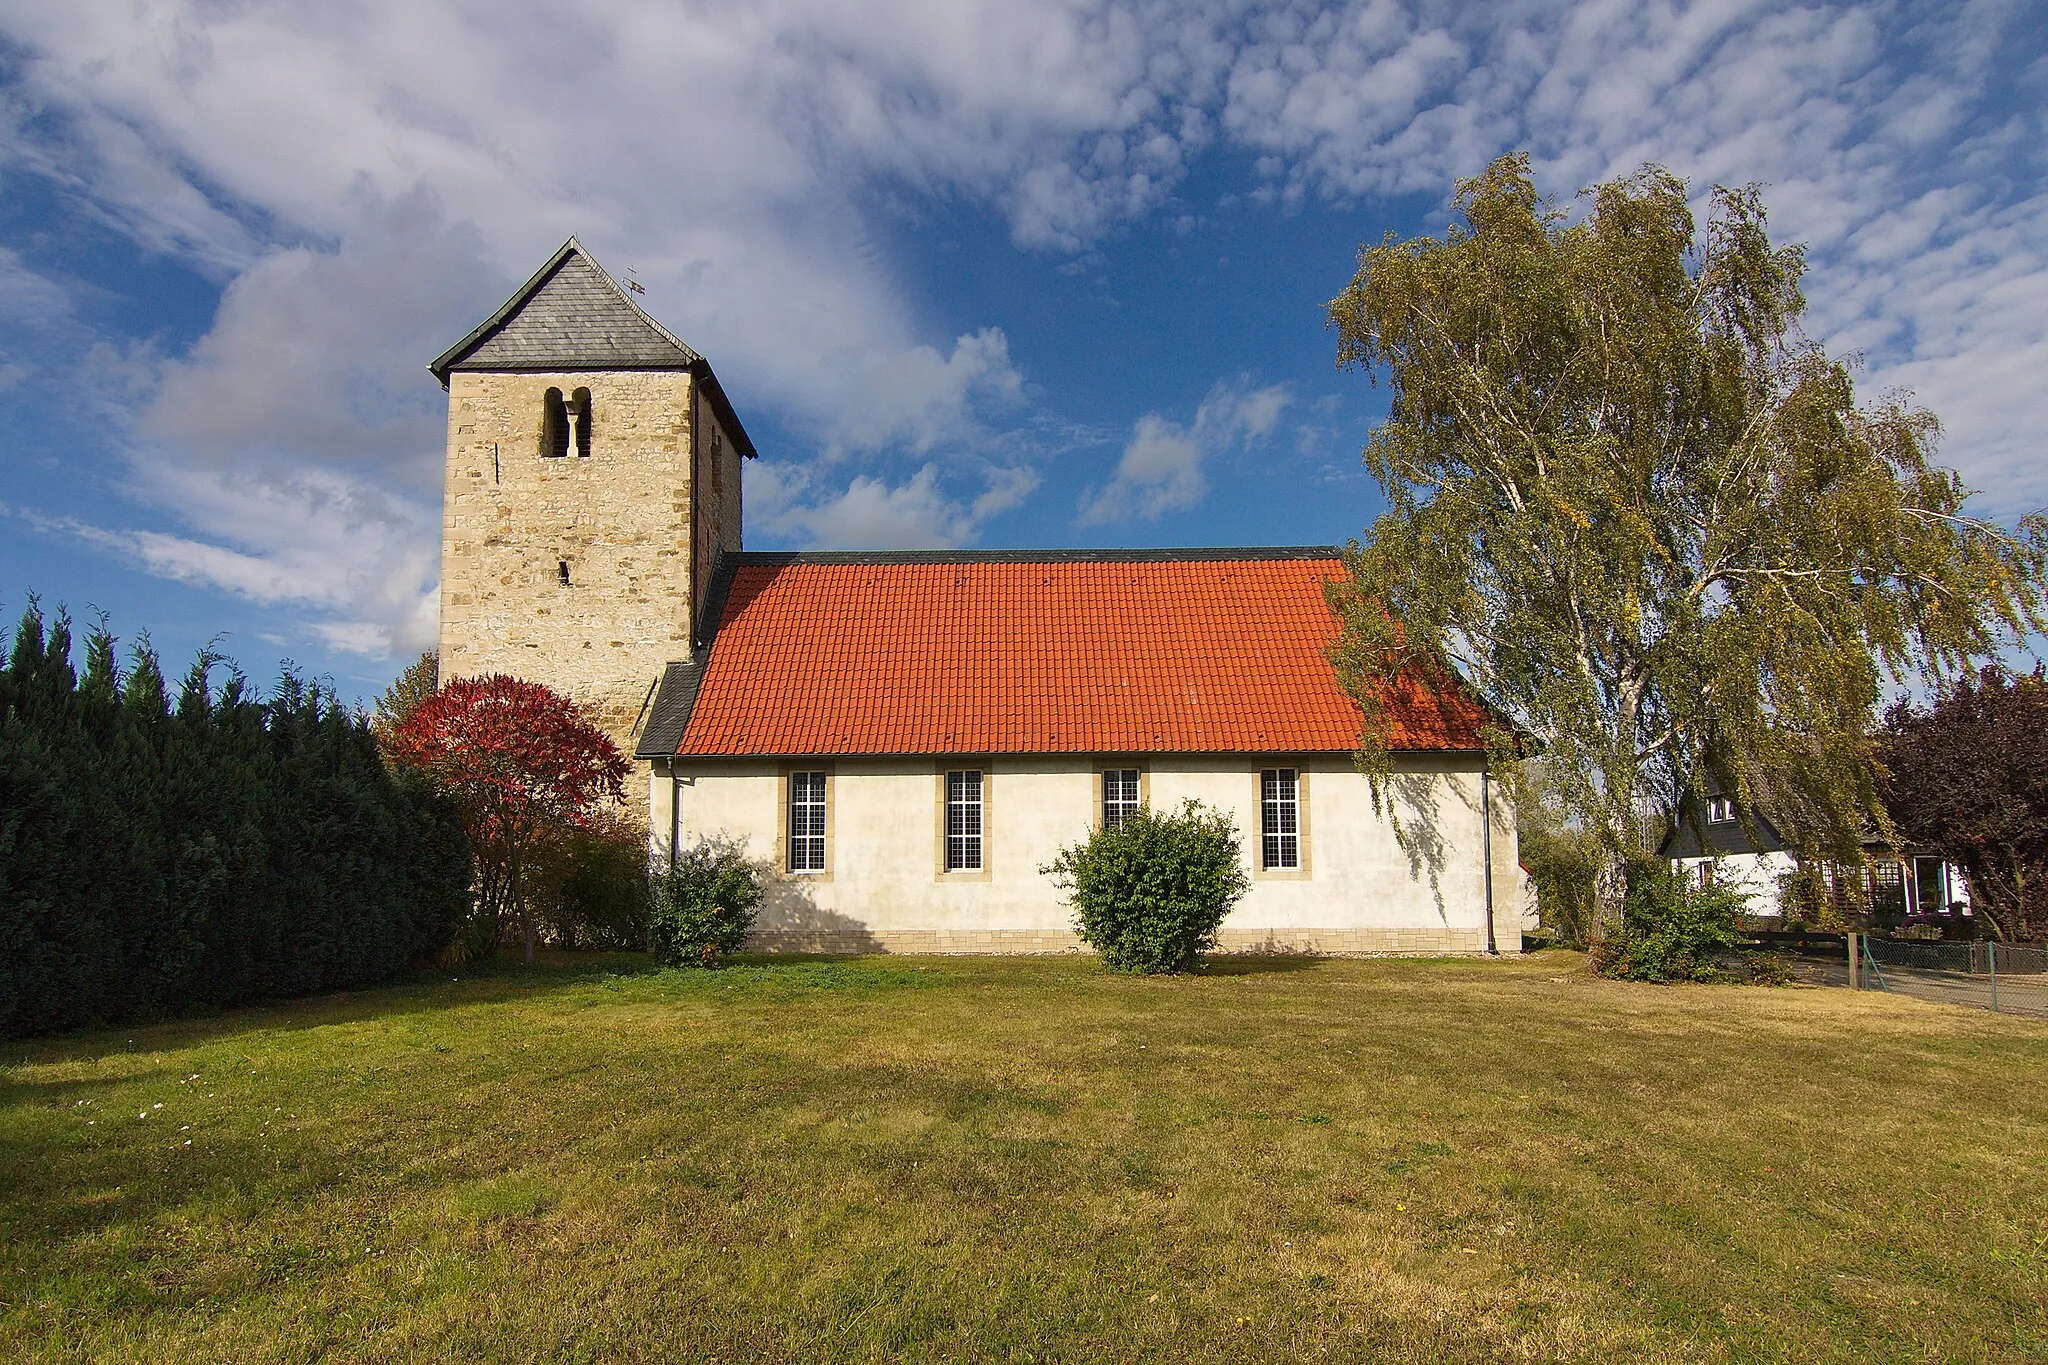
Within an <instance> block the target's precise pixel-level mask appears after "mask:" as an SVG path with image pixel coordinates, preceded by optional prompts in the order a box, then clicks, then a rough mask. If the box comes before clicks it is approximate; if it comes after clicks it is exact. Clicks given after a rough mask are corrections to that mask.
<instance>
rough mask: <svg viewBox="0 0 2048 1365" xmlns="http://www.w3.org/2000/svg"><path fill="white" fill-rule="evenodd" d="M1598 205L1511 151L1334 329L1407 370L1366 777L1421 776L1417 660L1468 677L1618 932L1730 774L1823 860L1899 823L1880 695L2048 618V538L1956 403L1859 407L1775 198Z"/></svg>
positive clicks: (1385, 519) (1397, 430)
mask: <svg viewBox="0 0 2048 1365" xmlns="http://www.w3.org/2000/svg"><path fill="white" fill-rule="evenodd" d="M1580 201H1581V203H1582V204H1583V206H1584V211H1583V212H1582V213H1579V214H1577V215H1574V214H1572V213H1569V212H1567V210H1566V209H1565V208H1563V207H1561V206H1559V205H1557V204H1554V203H1551V202H1547V201H1544V200H1542V199H1540V198H1539V197H1538V195H1537V194H1536V191H1535V188H1534V185H1533V183H1532V181H1531V177H1530V170H1529V162H1528V159H1527V157H1526V156H1510V157H1504V158H1502V159H1500V160H1499V161H1496V162H1495V163H1494V164H1493V165H1492V166H1490V167H1489V168H1488V169H1487V170H1486V172H1485V173H1484V174H1483V175H1481V176H1479V177H1478V178H1477V179H1474V180H1469V181H1465V182H1461V184H1460V186H1459V188H1458V192H1457V196H1456V199H1455V201H1454V222H1453V224H1452V226H1451V227H1450V228H1449V229H1448V230H1447V231H1446V232H1445V233H1444V234H1443V235H1442V236H1441V237H1428V236H1425V237H1419V238H1414V239H1411V240H1405V241H1403V240H1397V239H1395V238H1394V237H1392V236H1389V237H1388V238H1387V239H1386V240H1384V241H1383V242H1382V243H1381V244H1380V245H1378V246H1374V247H1369V248H1365V249H1362V250H1361V252H1360V258H1359V268H1358V272H1357V275H1356V276H1355V278H1354V279H1353V280H1352V282H1351V285H1350V287H1349V288H1347V289H1346V290H1345V291H1344V292H1343V293H1342V294H1341V295H1340V296H1338V298H1337V299H1336V300H1334V301H1333V302H1332V303H1331V305H1330V320H1331V323H1332V325H1333V326H1334V327H1335V328H1336V330H1337V333H1338V337H1339V341H1338V363H1339V364H1340V365H1343V366H1349V367H1358V368H1362V369H1365V370H1367V371H1369V372H1370V373H1371V375H1372V376H1373V378H1374V380H1375V382H1384V383H1386V384H1387V385H1388V386H1389V388H1390V390H1391V398H1392V401H1391V410H1390V412H1389V415H1388V417H1387V420H1386V421H1385V422H1384V423H1383V424H1381V425H1380V426H1379V427H1378V428H1377V429H1376V430H1375V431H1374V432H1373V434H1372V437H1371V439H1370V442H1369V444H1368V445H1367V446H1366V448H1365V463H1366V466H1367V467H1368V468H1369V469H1370V470H1371V471H1372V473H1373V475H1374V477H1375V478H1376V479H1377V480H1378V481H1379V483H1380V486H1381V488H1382V489H1383V490H1384V492H1385V494H1386V499H1387V504H1388V507H1387V511H1386V512H1385V513H1384V514H1383V515H1382V516H1381V517H1380V518H1379V520H1378V521H1377V522H1375V523H1374V525H1373V526H1372V527H1371V530H1370V533H1369V534H1368V536H1367V537H1366V538H1365V540H1364V542H1363V543H1354V544H1353V545H1352V546H1351V547H1350V549H1349V551H1348V553H1347V556H1346V562H1347V565H1348V575H1347V577H1346V579H1344V580H1343V581H1341V582H1339V583H1337V584H1333V585H1332V589H1331V593H1330V596H1331V605H1332V606H1333V607H1334V608H1335V609H1336V610H1337V611H1338V612H1339V613H1340V614H1341V616H1342V617H1343V621H1344V630H1343V634H1342V637H1341V640H1340V642H1339V644H1338V645H1337V647H1336V649H1335V651H1334V653H1333V662H1334V663H1335V664H1336V665H1337V669H1338V672H1339V675H1340V677H1341V678H1342V679H1343V680H1344V682H1345V685H1346V687H1347V689H1348V690H1350V691H1351V693H1352V694H1353V696H1355V697H1356V698H1357V699H1358V701H1359V703H1360V705H1361V706H1362V708H1363V709H1364V712H1365V726H1364V733H1363V736H1362V739H1361V743H1360V748H1359V754H1358V757H1359V762H1360V764H1361V766H1362V767H1363V768H1364V769H1365V770H1366V772H1367V773H1368V774H1369V775H1372V776H1374V777H1375V778H1376V779H1377V780H1378V781H1379V782H1381V783H1383V782H1384V780H1385V778H1386V777H1387V776H1388V774H1389V773H1390V771H1391V769H1390V766H1389V760H1388V753H1387V739H1388V736H1389V733H1390V728H1391V716H1390V714H1389V712H1388V709H1387V707H1386V706H1385V705H1384V704H1383V703H1382V700H1381V699H1382V698H1383V697H1386V696H1388V695H1390V693H1389V691H1388V688H1389V685H1390V684H1391V681H1392V679H1394V677H1395V676H1396V675H1397V674H1398V673H1399V672H1400V671H1401V670H1402V669H1403V668H1404V667H1406V668H1423V669H1431V668H1435V669H1441V670H1449V671H1451V672H1453V673H1455V674H1456V675H1457V677H1458V678H1459V679H1461V680H1462V682H1463V684H1464V685H1466V686H1468V687H1470V688H1471V689H1472V690H1473V691H1474V692H1476V693H1477V694H1478V695H1479V696H1480V697H1481V698H1483V699H1484V700H1485V702H1486V703H1487V704H1488V705H1489V707H1490V708H1491V710H1492V712H1493V714H1494V716H1495V717H1496V721H1495V724H1494V725H1493V726H1492V728H1491V730H1490V732H1489V735H1488V745H1489V749H1490V750H1491V758H1492V761H1493V763H1494V764H1495V766H1496V771H1497V772H1499V773H1500V774H1501V776H1502V777H1503V778H1504V779H1506V780H1507V781H1508V782H1509V783H1510V784H1511V786H1512V785H1513V784H1514V782H1515V779H1516V776H1517V772H1518V768H1517V757H1518V755H1519V754H1523V753H1527V752H1530V751H1532V750H1533V751H1540V752H1541V753H1542V754H1543V755H1544V758H1545V763H1544V767H1545V778H1546V788H1547V789H1548V790H1549V791H1550V792H1552V793H1553V794H1554V797H1555V799H1556V800H1557V801H1558V802H1559V803H1560V804H1561V806H1562V807H1563V810H1564V813H1565V815H1566V816H1567V818H1568V819H1569V820H1571V821H1572V822H1573V824H1574V825H1575V826H1576V827H1579V828H1583V829H1584V830H1586V831H1587V832H1588V833H1590V834H1591V835H1593V836H1594V837H1596V838H1597V840H1598V844H1599V847H1600V850H1601V859H1600V871H1599V874H1598V877H1597V883H1596V884H1597V904H1598V907H1599V915H1600V918H1601V921H1602V922H1603V923H1611V922H1612V921H1613V919H1614V918H1615V917H1617V916H1618V914H1619V909H1620V903H1621V898H1622V895H1623V892H1624V890H1625V879H1626V865H1627V862H1628V860H1629V859H1630V858H1631V857H1632V856H1640V855H1641V853H1642V851H1643V850H1644V849H1645V848H1646V847H1647V846H1648V843H1649V841H1650V839H1651V838H1652V836H1653V835H1654V833H1655V828H1654V827H1655V826H1656V825H1657V824H1659V823H1661V821H1662V820H1663V819H1665V818H1668V817H1669V816H1670V815H1672V814H1674V813H1676V812H1678V811H1679V810H1680V809H1681V807H1682V806H1683V805H1684V804H1685V803H1686V802H1688V801H1691V800H1695V799H1697V794H1698V793H1700V792H1701V791H1702V789H1703V788H1704V787H1705V786H1706V785H1707V784H1709V783H1713V784H1715V785H1718V786H1720V787H1721V788H1722V789H1724V790H1726V791H1728V792H1731V793H1733V794H1734V795H1735V796H1736V797H1737V800H1738V804H1739V807H1740V809H1742V810H1743V811H1745V812H1747V811H1749V810H1752V809H1754V808H1755V806H1756V804H1757V803H1758V802H1759V801H1766V802H1767V803H1768V806H1769V810H1770V814H1771V818H1772V820H1773V821H1774V823H1776V824H1777V825H1778V826H1779V828H1780V829H1781V830H1783V831H1784V832H1786V833H1787V834H1788V835H1789V836H1791V837H1792V838H1793V839H1794V840H1795V842H1797V843H1799V844H1800V845H1801V846H1803V847H1805V848H1807V849H1810V850H1812V851H1815V852H1829V853H1832V854H1835V855H1838V856H1846V857H1851V858H1853V857H1855V856H1857V855H1856V848H1857V836H1858V834H1859V833H1860V832H1861V829H1862V827H1863V824H1864V822H1865V821H1866V820H1867V819H1875V820H1876V821H1877V822H1878V824H1879V827H1880V828H1881V829H1884V830H1886V831H1889V829H1890V825H1889V822H1888V820H1887V818H1886V817H1885V815H1884V812H1883V810H1882V808H1881V806H1880V805H1879V802H1878V792H1877V789H1876V785H1875V776H1876V769H1875V765H1874V762H1873V741H1872V732H1873V728H1874V720H1875V713H1876V708H1877V705H1878V703H1879V701H1880V699H1881V696H1882V695H1883V694H1884V692H1885V690H1886V689H1887V688H1888V687H1893V686H1896V685H1897V684H1899V683H1902V682H1907V681H1911V680H1927V681H1929V682H1939V681H1940V680H1941V679H1942V678H1945V677H1952V676H1955V675H1956V674H1958V673H1960V672H1962V671H1964V670H1967V669H1970V668H1973V667H1974V666H1975V665H1976V664H1978V663H1979V662H1981V661H1982V660H1984V659H1985V658H1986V657H1988V656H1990V655H1992V654H1993V653H1995V652H1996V651H1997V650H1998V649H1999V648H2001V647H2002V646H2003V645H2004V644H2005V643H2007V642H2009V641H2012V640H2014V639H2017V638H2019V637H2020V636H2022V635H2023V634H2025V633H2026V632H2028V631H2030V630H2036V629H2039V628H2040V626H2041V624H2042V619H2043V615H2042V614H2043V600H2042V586H2043V578H2044V569H2048V525H2044V522H2043V519H2042V518H2041V517H2040V516H2039V515H2038V514H2037V515H2036V516H2033V517H2029V518H2027V519H2025V520H2024V521H2022V522H2021V523H2020V524H2019V526H2018V528H2017V529H2013V530H2009V529H2006V528H2003V527H2001V526H1999V525H1997V524H1995V523H1993V522H1992V521H1990V520H1987V519H1985V518H1982V517H1978V516H1973V515H1971V514H1969V513H1968V512H1966V511H1965V507H1964V504H1965V500H1966V498H1967V496H1968V492H1969V490H1967V489H1966V488H1965V487H1964V486H1963V484H1962V482H1961V480H1960V479H1959V478H1958V477H1957V475H1956V474H1954V473H1953V472H1952V471H1950V470H1947V469H1944V468H1941V467H1939V466H1938V465H1936V464H1935V463H1934V462H1933V458H1932V457H1933V453H1934V447H1935V442H1936V438H1937V435H1938V431H1939V427H1938V424H1937V422H1936V419H1935V417H1934V415H1933V414H1932V413H1930V412H1928V411H1926V410H1925V409H1923V408H1920V407H1917V406H1915V405H1914V404H1913V403H1912V401H1911V400H1910V397H1908V396H1906V395H1901V394H1887V395H1885V396H1883V397H1881V398H1879V399H1877V400H1876V401H1875V402H1869V403H1863V404H1859V403H1858V401H1857V397H1856V394H1855V392H1854V387H1853V384H1852V379H1851V366H1850V364H1849V363H1846V362H1845V361H1844V360H1842V359H1840V358H1836V357H1831V356H1829V355H1828V354H1826V352H1825V351H1824V349H1823V348H1822V347H1821V346H1819V345H1817V344H1815V343H1814V342H1813V341H1811V340H1810V339H1808V338H1807V337H1806V336H1805V335H1804V334H1803V333H1802V332H1801V331H1800V329H1799V319H1800V315H1801V312H1802V310H1803V309H1804V307H1805V300H1804V298H1803V296H1802V294H1801V291H1800V282H1801V277H1802V275H1803V272H1804V265H1805V262H1804V256H1803V252H1802V250H1801V248H1799V247H1797V246H1783V247H1781V246H1774V245H1773V244H1772V243H1771V240H1770V237H1769V234H1768V231H1767V225H1766V221H1765V212H1764V206H1763V202H1762V200H1761V198H1760V196H1759V194H1758V191H1757V190H1756V189H1755V188H1754V187H1752V188H1749V189H1743V190H1729V189H1720V188H1717V189H1715V190H1714V191H1713V193H1712V195H1711V196H1710V200H1709V202H1710V204H1711V213H1710V215H1709V219H1708V221H1707V223H1706V225H1705V229H1704V231H1703V232H1702V231H1700V230H1699V225H1698V224H1697V223H1696V222H1695V219H1694V216H1693V213H1692V211H1691V208H1690V207H1689V203H1688V196H1687V187H1686V184H1685V182H1684V181H1682V180H1680V179H1679V178H1677V177H1676V176H1674V175H1672V174H1670V173H1669V172H1667V171H1664V170H1662V169H1660V168H1657V167H1646V168H1644V169H1643V170H1641V171H1639V172H1638V173H1636V174H1635V175H1633V176H1630V177H1628V178H1626V179H1622V180H1616V181H1612V182H1609V183H1606V184H1601V185H1596V186H1594V187H1592V188H1591V189H1588V190H1586V191H1584V192H1583V193H1582V194H1581V196H1580Z"/></svg>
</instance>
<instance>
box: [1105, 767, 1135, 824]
mask: <svg viewBox="0 0 2048 1365" xmlns="http://www.w3.org/2000/svg"><path fill="white" fill-rule="evenodd" d="M1137 813H1138V770H1137V769H1136V768H1109V769H1107V770H1105V771H1104V772H1103V774H1102V827H1103V828H1104V829H1119V828H1121V827H1122V826H1123V823H1124V821H1126V820H1128V819H1130V818H1131V817H1132V816H1133V815H1136V814H1137Z"/></svg>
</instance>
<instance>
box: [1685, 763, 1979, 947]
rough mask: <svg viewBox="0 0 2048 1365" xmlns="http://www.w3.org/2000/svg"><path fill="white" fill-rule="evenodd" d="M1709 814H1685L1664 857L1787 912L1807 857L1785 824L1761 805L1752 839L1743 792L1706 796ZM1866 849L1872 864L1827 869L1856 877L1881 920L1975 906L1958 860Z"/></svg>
mask: <svg viewBox="0 0 2048 1365" xmlns="http://www.w3.org/2000/svg"><path fill="white" fill-rule="evenodd" d="M1704 814H1705V816H1706V818H1705V819H1704V820H1700V819H1698V818H1696V817H1694V816H1691V815H1688V816H1686V817H1685V818H1684V819H1682V820H1681V821H1680V822H1679V824H1678V826H1677V828H1675V829H1674V830H1672V832H1671V833H1670V834H1669V835H1668V836H1666V838H1665V840H1664V843H1663V846H1662V847H1661V848H1660V849H1659V850H1658V856H1660V857H1663V858H1668V859H1669V860H1670V861H1671V865H1672V867H1673V868H1674V869H1675V870H1677V871H1678V872H1680V873H1683V874H1684V875H1685V876H1686V877H1688V878H1690V879H1691V880H1692V881H1693V882H1694V883H1695V884H1702V883H1708V882H1719V883H1721V884H1723V885H1727V886H1733V887H1736V888H1737V889H1739V890H1741V891H1742V892H1743V893H1744V894H1745V895H1747V896H1748V897H1749V905H1750V911H1751V913H1753V914H1758V915H1779V914H1782V913H1783V906H1782V904H1781V897H1782V892H1783V890H1784V887H1785V883H1786V879H1787V878H1788V877H1789V876H1790V875H1791V873H1792V872H1793V871H1795V870H1796V869H1797V868H1798V866H1799V858H1798V856H1797V854H1796V853H1794V851H1793V850H1792V848H1791V847H1790V846H1789V845H1788V844H1787V843H1786V841H1785V838H1784V836H1783V835H1782V834H1780V833H1779V832H1778V828H1777V826H1776V825H1773V824H1772V823H1771V821H1770V818H1769V817H1768V816H1766V815H1765V814H1763V813H1762V812H1761V811H1759V812H1756V813H1755V815H1754V816H1753V818H1752V819H1751V821H1750V823H1751V824H1752V825H1753V826H1754V827H1755V830H1756V835H1757V837H1756V838H1754V839H1752V838H1751V837H1750V836H1749V834H1748V833H1746V832H1745V831H1744V830H1743V828H1742V822H1741V821H1740V820H1739V819H1737V812H1736V808H1735V798H1734V797H1733V796H1730V795H1727V794H1726V793H1723V792H1714V793H1713V794H1711V795H1709V796H1708V797H1707V798H1706V802H1705V810H1704ZM1864 856H1865V858H1866V859H1867V865H1866V866H1864V867H1862V868H1857V869H1849V870H1846V871H1844V870H1840V869H1837V868H1835V867H1833V866H1828V867H1825V868H1823V869H1822V876H1823V877H1825V878H1827V879H1829V884H1830V885H1834V879H1835V878H1837V877H1839V876H1848V877H1850V878H1852V879H1854V880H1855V882H1856V883H1857V885H1856V887H1855V890H1856V892H1857V896H1856V899H1858V900H1860V901H1862V902H1863V903H1865V904H1867V905H1868V906H1869V907H1870V913H1871V915H1872V916H1873V917H1874V918H1875V919H1877V920H1879V921H1880V922H1897V921H1899V920H1903V919H1906V918H1907V917H1909V916H1910V917H1912V918H1914V919H1916V920H1928V921H1930V922H1939V920H1940V918H1941V917H1944V916H1967V915H1969V914H1970V913H1971V912H1970V892H1969V887H1968V885H1967V884H1966V883H1965V882H1964V880H1963V871H1962V869H1961V868H1959V867H1957V866H1955V865H1954V864H1953V863H1949V862H1945V861H1943V860H1942V859H1941V858H1940V857H1939V856H1937V855H1935V854H1934V853H1932V852H1930V851H1928V850H1925V849H1907V850H1905V851H1904V853H1903V855H1898V854H1894V852H1893V851H1892V850H1891V849H1890V848H1889V847H1887V846H1886V845H1885V844H1883V843H1882V842H1880V841H1878V840H1875V839H1872V840H1871V841H1869V842H1868V843H1866V844H1865V846H1864Z"/></svg>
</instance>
